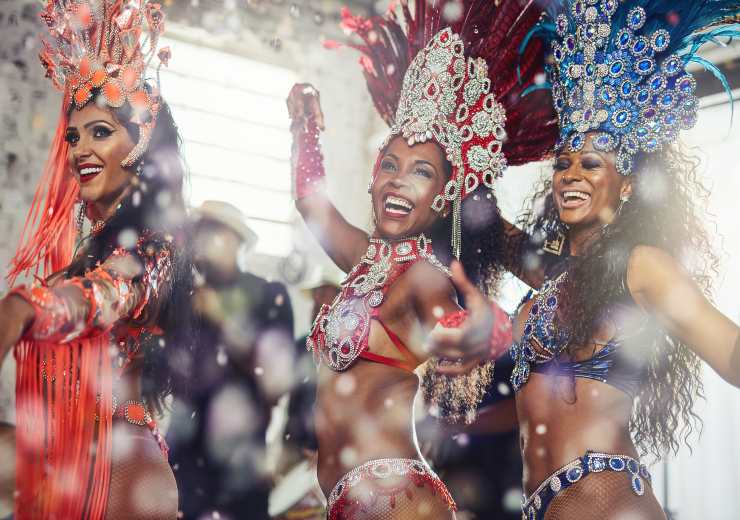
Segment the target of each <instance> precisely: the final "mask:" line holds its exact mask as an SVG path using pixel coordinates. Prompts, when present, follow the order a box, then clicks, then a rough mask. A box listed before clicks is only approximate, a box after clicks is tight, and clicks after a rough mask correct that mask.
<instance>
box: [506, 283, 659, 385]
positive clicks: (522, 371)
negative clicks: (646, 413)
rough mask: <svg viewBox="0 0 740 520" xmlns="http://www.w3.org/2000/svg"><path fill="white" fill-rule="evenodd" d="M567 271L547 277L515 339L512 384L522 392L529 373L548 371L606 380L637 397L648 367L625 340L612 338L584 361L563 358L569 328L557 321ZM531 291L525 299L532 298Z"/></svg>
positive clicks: (603, 381) (525, 300) (512, 355)
mask: <svg viewBox="0 0 740 520" xmlns="http://www.w3.org/2000/svg"><path fill="white" fill-rule="evenodd" d="M567 277H568V272H567V271H564V270H563V271H561V272H560V273H559V274H558V273H557V272H556V273H555V275H554V276H552V277H548V279H547V280H546V281H545V283H544V284H543V285H542V288H541V289H540V291H539V293H537V294H536V295H535V296H534V302H533V303H532V307H531V308H530V310H529V315H528V316H527V321H526V322H525V324H524V330H523V332H522V337H521V339H520V340H519V341H518V342H516V341H515V342H514V343H513V344H512V346H511V349H510V354H511V357H512V359H513V360H514V370H513V372H512V375H511V384H512V386H513V387H514V390H515V391H519V390H520V389H521V388H522V387H523V386H524V385H525V384H526V383H527V381H529V376H530V373H532V372H537V373H548V374H558V375H566V376H571V377H580V378H586V379H592V380H596V381H601V382H602V383H607V384H609V385H611V386H614V387H615V388H618V389H620V390H622V391H623V392H626V393H627V394H629V395H630V396H632V397H634V396H635V395H636V393H637V391H638V389H639V386H640V383H641V381H642V379H643V376H644V370H645V367H644V366H643V365H642V364H640V363H636V362H635V360H634V359H628V358H627V356H626V355H625V354H624V352H623V348H622V347H623V342H622V341H621V340H620V339H619V338H616V339H612V340H610V341H608V342H607V343H606V344H604V345H603V346H601V348H600V349H599V350H598V351H597V352H596V353H595V354H594V356H593V357H591V358H590V359H586V360H583V361H569V360H567V359H565V360H564V359H560V357H561V355H562V354H563V353H564V352H565V349H566V347H567V346H568V342H569V340H570V333H569V331H568V330H567V329H566V328H565V327H563V326H561V325H560V324H559V323H558V317H557V310H558V304H559V301H560V296H561V294H560V293H561V288H562V286H563V284H564V282H565V281H566V279H567ZM531 295H532V291H530V293H529V294H528V295H527V297H526V298H525V299H524V302H527V301H529V300H530V299H531V298H532V296H531Z"/></svg>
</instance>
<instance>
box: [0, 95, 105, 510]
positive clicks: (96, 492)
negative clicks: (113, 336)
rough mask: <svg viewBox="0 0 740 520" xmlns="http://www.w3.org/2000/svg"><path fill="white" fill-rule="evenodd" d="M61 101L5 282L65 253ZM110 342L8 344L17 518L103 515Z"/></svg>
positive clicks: (69, 220) (66, 185)
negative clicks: (12, 361)
mask: <svg viewBox="0 0 740 520" xmlns="http://www.w3.org/2000/svg"><path fill="white" fill-rule="evenodd" d="M68 106H69V97H68V95H67V96H65V99H64V102H63V103H62V111H61V115H60V117H59V123H58V125H57V130H56V134H55V135H54V139H53V141H52V144H51V149H50V151H49V156H48V158H47V161H46V166H45V168H44V173H43V175H42V177H41V180H40V181H39V185H38V187H37V188H36V193H35V195H34V198H33V202H32V204H31V208H30V210H29V212H28V217H27V219H26V223H25V225H24V227H23V233H22V234H21V241H20V245H19V246H18V250H17V251H16V254H15V257H14V258H13V260H12V262H11V269H10V272H9V273H8V281H9V283H10V285H13V284H14V283H15V281H16V279H17V278H18V276H21V275H23V274H28V273H31V274H33V275H36V276H39V275H43V276H48V275H49V274H51V273H54V272H57V271H59V270H61V269H63V268H64V267H66V266H67V265H69V262H70V261H71V260H72V252H73V246H74V238H75V222H74V211H73V210H74V205H75V203H76V202H77V199H78V192H79V187H78V185H77V183H76V182H74V179H73V177H72V175H71V174H70V173H69V172H68V168H67V151H68V145H67V142H66V141H65V140H64V135H65V131H66V129H67V124H68V118H67V107H68ZM108 347H109V341H108V336H107V335H105V334H104V335H101V336H98V337H95V338H90V339H85V340H79V341H74V342H71V343H66V344H63V345H59V344H54V343H41V342H31V341H23V342H21V343H19V344H18V345H17V346H16V348H15V357H16V362H17V368H16V410H17V430H16V435H17V440H16V442H17V449H16V465H17V466H16V467H17V473H16V488H17V491H18V496H17V498H16V504H15V506H16V507H15V518H16V519H18V520H67V519H72V518H74V519H84V520H98V519H101V520H102V519H103V518H104V517H105V513H106V508H107V506H108V492H109V489H110V464H111V417H112V405H111V401H112V370H113V367H112V363H111V360H110V357H109V355H108ZM44 373H45V375H46V377H43V374H44ZM98 399H100V401H99V402H98ZM96 417H99V420H96Z"/></svg>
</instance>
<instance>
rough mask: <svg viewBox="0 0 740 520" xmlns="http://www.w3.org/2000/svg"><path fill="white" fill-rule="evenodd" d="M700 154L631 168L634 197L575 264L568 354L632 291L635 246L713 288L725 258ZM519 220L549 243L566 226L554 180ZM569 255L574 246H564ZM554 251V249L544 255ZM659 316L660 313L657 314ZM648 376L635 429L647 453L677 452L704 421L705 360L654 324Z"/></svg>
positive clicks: (674, 149) (656, 157)
mask: <svg viewBox="0 0 740 520" xmlns="http://www.w3.org/2000/svg"><path fill="white" fill-rule="evenodd" d="M698 169H699V160H698V159H697V158H696V157H694V156H691V155H689V154H687V153H686V152H684V151H683V149H682V147H681V146H680V145H672V146H669V147H666V148H665V149H664V150H663V151H662V152H660V153H656V154H651V155H648V154H644V155H643V156H642V157H641V158H640V160H639V162H638V163H637V166H636V168H635V171H634V173H633V174H632V181H633V182H632V196H631V198H630V201H629V202H628V203H625V204H624V205H623V206H622V208H621V209H620V211H619V212H618V214H617V215H616V216H615V218H614V220H613V221H612V222H611V223H610V224H609V225H607V226H605V227H603V228H601V229H600V230H599V231H598V232H597V236H595V237H594V239H593V240H592V241H591V242H590V243H589V244H588V246H587V247H586V250H585V251H584V252H583V253H582V254H581V255H579V256H578V257H571V258H570V259H569V265H568V283H567V285H566V294H567V297H566V298H565V306H564V307H565V308H564V309H563V311H562V314H561V318H562V319H563V320H564V321H565V322H566V323H567V324H568V330H569V331H570V334H571V341H570V344H569V345H568V347H567V354H568V355H570V356H571V357H572V356H574V354H575V351H576V350H578V349H580V348H588V347H583V346H586V345H590V344H591V343H592V342H593V337H594V334H595V331H596V330H597V327H598V326H599V324H601V323H603V322H604V320H605V319H607V320H608V319H609V318H610V316H609V315H605V313H607V314H608V313H609V312H610V309H613V308H615V304H617V303H618V302H619V301H620V300H623V299H624V298H625V296H628V288H627V286H626V275H627V268H628V263H629V260H630V255H631V253H632V251H633V250H634V248H635V247H637V246H639V245H647V246H653V247H656V248H659V249H661V250H663V251H666V252H667V253H669V254H670V255H671V256H673V258H674V259H676V261H678V262H679V263H680V264H681V265H682V266H683V267H684V268H685V269H686V270H687V271H688V272H689V273H690V275H691V276H692V277H693V279H694V280H695V282H696V283H697V284H698V285H699V287H700V288H701V289H702V290H703V291H704V293H705V294H707V295H709V292H710V288H711V287H710V281H711V276H712V274H716V273H717V266H718V259H717V257H716V256H715V254H714V252H713V251H712V248H711V243H710V238H709V235H708V233H707V231H706V229H705V228H704V225H703V222H702V219H701V218H700V217H699V215H700V209H701V206H705V204H706V200H707V197H708V194H709V192H708V190H707V189H706V188H705V187H704V186H703V184H702V183H701V181H700V179H699V177H698ZM518 225H519V226H520V227H521V228H522V229H524V230H525V231H527V233H528V235H529V236H531V237H535V239H536V240H537V241H538V242H539V243H542V242H544V241H545V240H552V239H555V238H556V237H555V236H554V235H555V234H556V233H561V232H562V231H563V228H562V224H560V222H559V218H558V212H557V208H556V207H555V203H554V201H553V196H552V181H551V180H547V181H545V182H544V184H543V185H542V186H541V187H540V188H539V189H538V190H537V192H536V193H535V194H534V195H533V196H532V198H531V199H530V201H529V204H528V207H527V210H526V211H525V212H524V214H523V215H522V216H520V218H519V219H518ZM564 254H567V251H566V252H565V253H564ZM543 256H544V257H545V258H547V257H548V256H549V255H548V254H547V253H545V254H544V255H543ZM651 321H654V320H651ZM647 332H648V333H647V336H646V335H645V334H640V336H639V337H640V338H648V340H649V341H650V343H649V344H645V343H643V344H642V345H640V347H641V348H642V349H643V351H645V350H646V349H648V350H647V352H646V354H645V356H646V357H645V358H644V362H645V363H646V365H647V366H646V377H645V378H643V380H642V383H641V385H640V387H639V390H638V393H637V396H636V399H635V404H634V408H633V414H632V418H631V421H630V429H631V431H632V434H633V436H634V440H635V443H636V445H637V446H638V448H639V449H640V451H641V452H642V453H643V454H648V453H649V454H652V455H653V456H655V457H660V456H661V455H662V454H664V453H665V452H667V451H674V452H675V451H677V450H678V448H679V447H680V445H681V444H682V442H683V443H687V444H688V437H689V436H690V434H691V433H692V431H694V430H695V429H697V428H700V427H701V421H700V419H699V417H698V416H697V415H696V414H695V413H694V411H693V405H694V401H695V399H696V397H698V396H702V391H703V387H702V381H701V366H700V361H699V359H698V357H697V356H696V354H694V353H693V351H691V350H690V349H689V347H688V345H686V344H685V343H684V342H683V341H681V340H680V339H679V338H678V337H676V336H675V335H672V334H669V333H668V332H667V331H665V330H663V329H660V328H659V327H658V326H654V327H653V326H650V327H648V331H647Z"/></svg>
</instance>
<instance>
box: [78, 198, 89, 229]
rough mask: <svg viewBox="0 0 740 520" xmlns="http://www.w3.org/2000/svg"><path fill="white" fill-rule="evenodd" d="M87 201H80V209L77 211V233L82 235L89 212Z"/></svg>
mask: <svg viewBox="0 0 740 520" xmlns="http://www.w3.org/2000/svg"><path fill="white" fill-rule="evenodd" d="M86 210H87V202H85V201H82V202H80V209H79V211H78V212H77V233H78V234H79V235H82V226H83V225H84V224H85V215H86V213H87V211H86Z"/></svg>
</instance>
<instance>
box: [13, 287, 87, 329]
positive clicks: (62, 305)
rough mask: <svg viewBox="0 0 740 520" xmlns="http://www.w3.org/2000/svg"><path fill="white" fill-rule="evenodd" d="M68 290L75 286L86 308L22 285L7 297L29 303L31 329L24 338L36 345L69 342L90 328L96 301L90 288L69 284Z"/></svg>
mask: <svg viewBox="0 0 740 520" xmlns="http://www.w3.org/2000/svg"><path fill="white" fill-rule="evenodd" d="M67 284H68V286H76V287H77V288H78V289H80V290H81V291H82V295H83V299H84V300H85V301H86V302H89V306H88V305H76V304H75V303H74V302H71V301H70V300H69V298H66V297H65V296H63V295H62V294H61V293H60V292H58V291H56V290H54V289H52V288H50V287H47V286H36V287H27V286H24V285H21V286H19V287H16V288H14V289H13V290H12V291H11V292H10V294H15V295H17V296H20V297H21V298H23V299H24V300H25V301H26V302H28V303H29V304H30V305H31V306H32V307H33V310H34V319H33V322H32V323H31V326H30V327H28V329H27V330H26V331H25V333H24V338H27V339H35V340H37V341H59V342H64V341H71V340H72V339H74V338H76V337H78V336H80V335H81V334H82V333H83V332H84V331H85V329H88V328H90V326H91V324H92V319H93V316H94V315H95V311H96V308H95V298H94V297H93V290H92V286H91V284H89V283H83V280H82V279H76V280H70V281H69V282H67Z"/></svg>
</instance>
